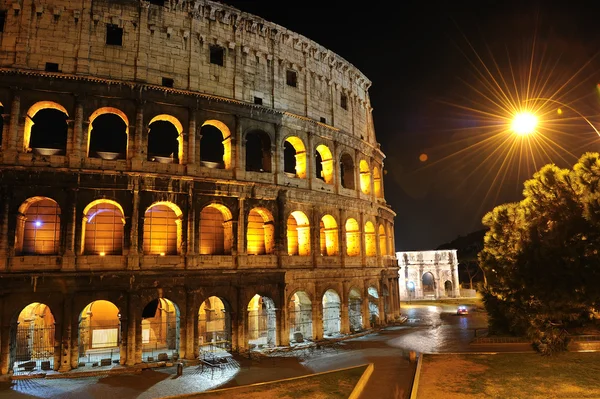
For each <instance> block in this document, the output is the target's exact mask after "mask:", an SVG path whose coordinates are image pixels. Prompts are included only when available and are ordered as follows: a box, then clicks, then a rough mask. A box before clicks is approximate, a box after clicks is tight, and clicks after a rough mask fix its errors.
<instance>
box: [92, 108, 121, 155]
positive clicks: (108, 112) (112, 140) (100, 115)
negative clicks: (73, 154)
mask: <svg viewBox="0 0 600 399" xmlns="http://www.w3.org/2000/svg"><path fill="white" fill-rule="evenodd" d="M128 133H129V121H128V120H127V117H126V116H125V114H124V113H123V112H121V111H120V110H118V109H116V108H110V107H105V108H100V109H98V110H96V111H95V112H94V113H93V114H92V115H91V116H90V122H89V131H88V157H90V158H102V159H107V160H111V159H122V158H126V157H127V135H128Z"/></svg>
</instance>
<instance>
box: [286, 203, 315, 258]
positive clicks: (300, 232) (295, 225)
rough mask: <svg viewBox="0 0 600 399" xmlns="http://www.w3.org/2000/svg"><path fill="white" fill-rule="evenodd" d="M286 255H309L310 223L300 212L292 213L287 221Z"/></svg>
mask: <svg viewBox="0 0 600 399" xmlns="http://www.w3.org/2000/svg"><path fill="white" fill-rule="evenodd" d="M287 242H288V255H300V256H308V255H310V223H309V221H308V217H307V216H306V214H304V212H302V211H294V212H292V213H291V214H290V216H289V217H288V220H287Z"/></svg>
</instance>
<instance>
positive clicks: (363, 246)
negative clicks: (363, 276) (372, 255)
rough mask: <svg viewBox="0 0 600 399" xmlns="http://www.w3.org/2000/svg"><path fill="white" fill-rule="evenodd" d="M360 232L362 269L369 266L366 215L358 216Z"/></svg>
mask: <svg viewBox="0 0 600 399" xmlns="http://www.w3.org/2000/svg"><path fill="white" fill-rule="evenodd" d="M358 223H359V226H358V231H359V233H358V234H360V263H361V266H362V267H365V266H367V245H366V241H367V234H366V232H365V213H364V212H361V213H360V214H359V216H358Z"/></svg>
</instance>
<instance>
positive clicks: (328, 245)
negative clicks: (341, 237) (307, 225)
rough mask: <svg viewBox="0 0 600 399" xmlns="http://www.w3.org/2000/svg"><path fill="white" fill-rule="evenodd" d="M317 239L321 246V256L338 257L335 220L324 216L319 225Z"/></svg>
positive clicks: (329, 216)
mask: <svg viewBox="0 0 600 399" xmlns="http://www.w3.org/2000/svg"><path fill="white" fill-rule="evenodd" d="M319 239H320V244H321V256H337V255H339V244H338V226H337V222H336V221H335V218H334V217H333V216H331V215H324V216H323V217H322V218H321V221H320V223H319Z"/></svg>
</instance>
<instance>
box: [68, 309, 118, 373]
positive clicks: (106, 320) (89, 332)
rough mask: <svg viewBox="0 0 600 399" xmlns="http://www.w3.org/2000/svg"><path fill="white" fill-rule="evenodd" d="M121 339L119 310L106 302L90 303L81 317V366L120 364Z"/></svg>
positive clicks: (79, 340)
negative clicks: (105, 360) (106, 361)
mask: <svg viewBox="0 0 600 399" xmlns="http://www.w3.org/2000/svg"><path fill="white" fill-rule="evenodd" d="M121 338H122V337H121V313H120V312H119V308H117V307H116V306H115V304H114V303H112V302H109V301H105V300H97V301H93V302H91V303H89V304H88V305H87V306H86V307H85V308H84V309H83V310H82V311H81V313H80V315H79V338H78V342H79V364H80V365H81V364H83V365H85V366H92V365H93V364H94V363H96V364H100V365H104V364H102V363H101V360H102V359H111V360H110V362H111V363H119V359H120V354H121V353H120V352H121V351H120V348H119V347H120V345H121Z"/></svg>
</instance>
